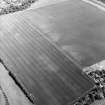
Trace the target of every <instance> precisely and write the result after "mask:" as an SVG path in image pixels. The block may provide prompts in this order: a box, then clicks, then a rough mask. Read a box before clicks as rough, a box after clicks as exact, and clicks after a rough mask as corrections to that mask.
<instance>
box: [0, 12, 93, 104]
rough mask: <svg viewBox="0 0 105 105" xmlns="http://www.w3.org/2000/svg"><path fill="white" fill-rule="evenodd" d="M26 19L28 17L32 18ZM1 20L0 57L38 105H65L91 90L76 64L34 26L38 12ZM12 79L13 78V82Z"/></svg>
mask: <svg viewBox="0 0 105 105" xmlns="http://www.w3.org/2000/svg"><path fill="white" fill-rule="evenodd" d="M32 12H34V13H35V14H33V19H32V18H31V17H30V20H29V17H28V18H27V15H29V16H32V15H31V13H32ZM32 12H20V13H17V14H11V15H4V16H2V17H0V22H1V24H0V29H1V32H0V57H1V59H2V60H3V62H4V64H5V65H6V67H7V68H8V70H9V71H10V72H11V73H12V74H13V75H14V77H15V78H16V79H17V80H18V81H19V83H20V85H21V87H22V88H23V91H25V92H26V94H27V95H28V96H29V97H30V98H31V99H33V100H32V101H33V103H36V104H38V105H42V104H43V105H51V104H54V105H65V104H70V103H71V102H72V101H74V100H75V99H77V98H78V97H80V96H81V95H83V94H85V93H86V92H88V91H89V90H90V89H92V88H93V86H94V84H93V82H92V81H91V80H90V79H89V78H88V77H87V76H86V75H85V74H83V72H82V69H80V68H79V67H78V66H77V64H76V62H74V60H73V59H72V58H70V57H67V56H66V55H65V54H64V53H63V51H62V50H60V48H58V47H57V45H56V44H54V43H53V42H52V41H51V40H49V39H47V38H46V37H45V36H44V33H43V32H41V31H40V30H38V28H37V26H36V25H35V24H33V21H34V16H35V17H38V16H39V15H38V14H37V12H35V11H33V10H32ZM14 77H13V78H14Z"/></svg>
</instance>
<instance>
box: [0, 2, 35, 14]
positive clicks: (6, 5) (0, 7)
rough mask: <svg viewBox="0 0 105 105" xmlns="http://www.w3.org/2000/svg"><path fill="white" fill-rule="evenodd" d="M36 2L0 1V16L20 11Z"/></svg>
mask: <svg viewBox="0 0 105 105" xmlns="http://www.w3.org/2000/svg"><path fill="white" fill-rule="evenodd" d="M35 1H37V0H0V15H3V14H8V13H13V12H16V11H22V10H24V9H27V8H28V7H30V5H31V4H32V3H34V2H35Z"/></svg>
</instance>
